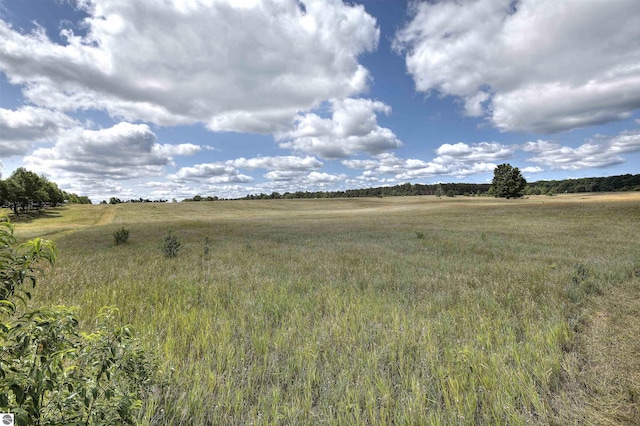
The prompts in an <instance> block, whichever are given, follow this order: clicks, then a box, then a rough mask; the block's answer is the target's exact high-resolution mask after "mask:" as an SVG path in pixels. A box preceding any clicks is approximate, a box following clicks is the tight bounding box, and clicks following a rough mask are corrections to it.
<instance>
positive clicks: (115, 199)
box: [100, 197, 167, 204]
mask: <svg viewBox="0 0 640 426" xmlns="http://www.w3.org/2000/svg"><path fill="white" fill-rule="evenodd" d="M166 202H167V200H163V199H160V200H150V199H148V198H142V197H140V198H138V199H135V198H132V199H130V200H121V199H120V198H118V197H111V198H109V204H120V203H166ZM100 204H107V201H106V200H102V201H101V202H100Z"/></svg>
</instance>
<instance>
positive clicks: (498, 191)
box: [490, 163, 527, 198]
mask: <svg viewBox="0 0 640 426" xmlns="http://www.w3.org/2000/svg"><path fill="white" fill-rule="evenodd" d="M526 186H527V181H526V180H525V179H524V177H522V174H520V170H519V169H518V168H517V167H511V165H510V164H506V163H505V164H500V165H499V166H497V167H496V168H495V169H494V170H493V181H492V182H491V189H490V191H491V194H493V195H494V196H495V197H502V198H520V197H522V195H523V194H524V189H525V187H526Z"/></svg>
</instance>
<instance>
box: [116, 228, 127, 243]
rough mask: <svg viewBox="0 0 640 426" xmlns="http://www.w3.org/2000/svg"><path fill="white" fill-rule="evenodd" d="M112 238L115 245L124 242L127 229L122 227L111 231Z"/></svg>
mask: <svg viewBox="0 0 640 426" xmlns="http://www.w3.org/2000/svg"><path fill="white" fill-rule="evenodd" d="M113 238H114V239H115V240H116V245H118V244H124V243H126V242H127V240H128V239H129V230H128V229H125V228H124V227H122V228H120V229H118V230H116V231H115V232H114V233H113Z"/></svg>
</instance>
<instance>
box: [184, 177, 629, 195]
mask: <svg viewBox="0 0 640 426" xmlns="http://www.w3.org/2000/svg"><path fill="white" fill-rule="evenodd" d="M489 188H491V184H489V183H438V184H431V185H423V184H419V183H416V184H411V183H403V184H401V185H395V186H381V187H376V188H363V189H348V190H346V191H316V192H309V191H297V192H285V193H284V194H280V193H278V192H272V193H271V194H250V195H247V196H245V197H242V198H241V199H243V200H274V199H282V198H352V197H398V196H410V195H435V196H438V197H442V196H448V197H455V196H458V195H465V196H476V195H489V194H488V193H489ZM614 191H640V174H638V175H632V174H626V175H619V176H607V177H591V178H579V179H564V180H540V181H537V182H530V183H527V187H526V188H525V195H546V194H549V195H553V194H564V193H576V192H614ZM195 198H199V199H198V200H196V199H195ZM214 198H215V197H214ZM209 199H211V197H206V198H205V197H200V196H197V197H194V199H190V200H189V201H205V200H209Z"/></svg>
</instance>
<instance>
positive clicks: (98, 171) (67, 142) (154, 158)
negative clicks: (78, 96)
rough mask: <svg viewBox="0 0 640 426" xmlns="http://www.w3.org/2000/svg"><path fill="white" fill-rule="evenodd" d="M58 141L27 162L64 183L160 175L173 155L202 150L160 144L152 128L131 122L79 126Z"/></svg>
mask: <svg viewBox="0 0 640 426" xmlns="http://www.w3.org/2000/svg"><path fill="white" fill-rule="evenodd" d="M55 141H56V143H55V145H54V146H53V147H51V148H37V149H36V150H35V151H34V152H33V153H32V154H30V155H28V156H26V157H25V158H24V160H23V162H24V164H25V166H26V167H27V168H29V169H30V170H37V171H38V172H39V173H41V172H42V173H45V174H46V175H47V176H52V177H53V179H54V180H55V181H56V182H58V181H59V179H60V181H61V183H63V184H64V183H66V181H67V180H72V179H73V178H76V177H77V178H84V179H90V178H93V179H95V178H100V179H101V180H102V179H115V180H120V179H134V178H140V177H149V176H159V175H161V174H163V173H164V170H165V166H167V165H169V164H171V163H172V161H173V156H175V155H193V154H195V153H197V152H199V151H200V149H201V147H200V146H198V145H194V144H178V145H169V144H165V145H163V144H159V143H158V142H157V137H156V135H155V134H154V133H153V132H152V131H151V129H150V128H149V126H147V125H146V124H131V123H127V122H121V123H118V124H116V125H114V126H113V127H110V128H106V129H100V130H86V129H82V128H80V127H75V128H73V129H70V130H68V131H65V132H63V133H61V134H60V135H58V136H57V137H56V139H55ZM72 176H73V178H72ZM65 177H66V179H65Z"/></svg>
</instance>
